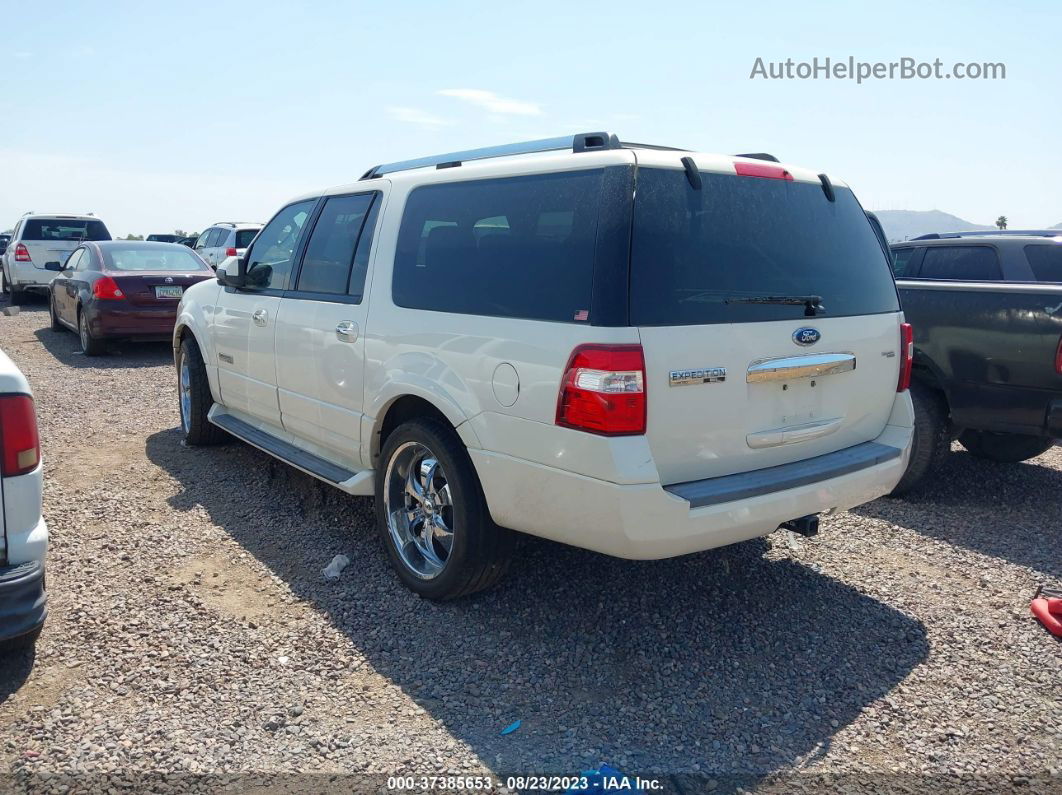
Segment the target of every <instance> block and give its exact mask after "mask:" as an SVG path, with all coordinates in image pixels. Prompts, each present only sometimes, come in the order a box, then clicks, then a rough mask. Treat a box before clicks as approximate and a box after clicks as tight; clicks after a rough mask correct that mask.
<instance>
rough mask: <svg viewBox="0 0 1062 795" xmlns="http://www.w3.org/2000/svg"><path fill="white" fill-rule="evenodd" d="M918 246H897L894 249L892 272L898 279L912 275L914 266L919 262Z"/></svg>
mask: <svg viewBox="0 0 1062 795" xmlns="http://www.w3.org/2000/svg"><path fill="white" fill-rule="evenodd" d="M918 251H919V249H917V248H897V249H893V251H892V274H893V276H895V277H896V278H897V279H902V278H903V277H904V276H910V275H911V269H912V266H913V265H915V264H917V263H918V257H917V256H916V255H917V253H918Z"/></svg>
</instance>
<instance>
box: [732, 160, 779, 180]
mask: <svg viewBox="0 0 1062 795" xmlns="http://www.w3.org/2000/svg"><path fill="white" fill-rule="evenodd" d="M734 171H736V172H737V173H738V176H739V177H766V178H767V179H784V180H785V181H786V182H792V181H793V175H792V174H790V173H789V172H788V171H786V170H785V169H784V168H782V167H781V166H776V165H772V164H771V163H734Z"/></svg>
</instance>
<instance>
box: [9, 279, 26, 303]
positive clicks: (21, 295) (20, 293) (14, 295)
mask: <svg viewBox="0 0 1062 795" xmlns="http://www.w3.org/2000/svg"><path fill="white" fill-rule="evenodd" d="M9 291H10V295H11V305H12V306H20V305H21V304H22V302H23V301H24V300H26V291H25V290H20V289H19V288H17V287H15V285H13V284H12V285H10V288H9Z"/></svg>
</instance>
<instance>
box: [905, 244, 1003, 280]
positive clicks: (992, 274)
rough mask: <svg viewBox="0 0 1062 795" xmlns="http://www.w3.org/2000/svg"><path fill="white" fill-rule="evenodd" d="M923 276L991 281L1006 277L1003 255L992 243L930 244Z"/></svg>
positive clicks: (923, 262)
mask: <svg viewBox="0 0 1062 795" xmlns="http://www.w3.org/2000/svg"><path fill="white" fill-rule="evenodd" d="M918 276H919V278H920V279H947V280H951V281H966V282H990V281H997V280H1000V279H1002V278H1003V272H1002V271H1001V270H1000V268H999V255H998V254H997V253H996V250H995V249H994V248H992V247H991V246H929V247H927V248H926V255H925V259H923V260H922V270H921V271H920V272H919V274H918Z"/></svg>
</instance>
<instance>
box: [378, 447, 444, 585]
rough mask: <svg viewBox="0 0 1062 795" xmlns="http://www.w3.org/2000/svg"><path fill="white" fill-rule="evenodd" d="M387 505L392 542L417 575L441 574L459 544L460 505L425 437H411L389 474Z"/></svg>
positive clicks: (386, 477) (397, 452) (390, 464)
mask: <svg viewBox="0 0 1062 795" xmlns="http://www.w3.org/2000/svg"><path fill="white" fill-rule="evenodd" d="M384 509H385V511H386V516H387V528H388V530H389V531H390V534H391V541H392V543H393V544H394V546H395V550H396V551H397V552H398V557H399V558H400V559H401V560H402V563H404V564H405V566H406V567H407V568H408V569H409V570H410V571H411V572H413V574H415V575H416V576H417V577H420V578H421V579H424V580H430V579H433V578H435V577H437V576H438V575H439V574H440V573H441V572H442V570H443V568H444V567H445V566H446V562H447V561H448V560H449V559H450V554H451V552H452V551H453V546H454V505H453V497H452V495H451V492H450V484H449V482H447V479H446V473H445V472H444V471H443V468H442V465H441V464H440V463H439V460H438V459H437V458H436V457H435V454H434V453H433V452H432V451H431V450H429V449H428V448H427V446H425V445H423V444H421V443H420V442H406V443H405V444H403V445H402V446H401V447H399V448H398V449H397V450H395V452H394V454H393V455H392V456H391V460H390V461H389V462H388V464H387V472H386V473H385V475H384Z"/></svg>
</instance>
